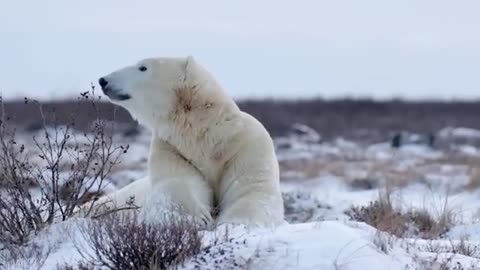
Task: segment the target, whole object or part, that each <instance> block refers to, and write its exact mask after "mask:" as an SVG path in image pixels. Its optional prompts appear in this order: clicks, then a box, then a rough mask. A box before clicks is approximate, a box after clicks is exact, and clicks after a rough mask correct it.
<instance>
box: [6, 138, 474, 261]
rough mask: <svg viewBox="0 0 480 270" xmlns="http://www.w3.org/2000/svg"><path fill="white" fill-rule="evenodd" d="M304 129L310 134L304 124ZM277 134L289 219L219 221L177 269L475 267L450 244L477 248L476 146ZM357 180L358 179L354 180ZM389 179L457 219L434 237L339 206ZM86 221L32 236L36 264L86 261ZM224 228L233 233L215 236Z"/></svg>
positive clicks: (134, 171)
mask: <svg viewBox="0 0 480 270" xmlns="http://www.w3.org/2000/svg"><path fill="white" fill-rule="evenodd" d="M304 130H307V129H304ZM467 133H469V134H472V132H467ZM305 134H307V135H308V136H309V138H311V132H310V131H308V132H305ZM460 134H465V132H463V131H462V132H460ZM149 136H150V134H149V133H148V131H145V130H142V131H141V133H140V134H138V135H136V137H135V139H134V141H135V143H133V144H130V151H129V152H128V154H127V155H125V156H124V157H122V160H121V164H120V165H119V166H118V167H117V168H116V169H115V170H114V171H113V174H112V175H111V176H110V177H109V181H111V182H112V185H110V186H109V190H108V191H109V192H110V191H113V190H114V189H116V188H120V187H122V186H124V185H126V184H128V183H130V182H131V181H134V180H136V179H140V178H142V177H143V176H144V175H145V170H146V158H147V155H148V147H149ZM318 138H319V137H318ZM114 139H115V141H116V142H118V143H119V144H124V143H126V142H127V141H130V142H131V141H132V138H130V137H124V136H120V135H119V136H116V137H115V138H114ZM23 141H24V142H25V143H28V140H27V139H24V140H23ZM276 142H277V144H276V145H277V146H278V149H277V153H278V157H279V159H280V161H281V163H282V164H283V166H284V167H283V168H284V169H283V170H282V178H283V180H282V192H283V194H284V199H285V202H286V219H287V220H288V221H289V223H288V224H284V225H282V226H280V227H278V228H276V229H262V228H244V227H242V226H237V227H231V226H220V227H218V228H216V229H215V230H213V231H205V232H204V238H203V242H204V243H203V249H202V251H201V252H200V254H198V255H196V256H194V257H193V258H191V259H189V260H188V261H187V262H185V264H183V265H182V266H181V267H180V269H198V268H196V267H201V268H200V269H327V270H328V269H332V270H338V269H342V270H350V269H352V270H354V269H355V270H356V269H374V270H376V269H378V270H383V269H399V270H400V269H401V270H405V269H412V270H413V269H424V268H426V269H430V268H428V267H438V266H439V265H441V264H448V265H451V266H452V267H453V266H455V265H456V264H457V263H459V264H461V265H462V267H464V269H466V270H469V269H477V268H475V267H476V266H480V254H477V253H472V254H467V255H465V254H460V253H458V251H455V249H454V246H455V245H459V243H461V241H464V244H465V243H466V244H468V245H470V246H472V249H473V247H480V237H479V235H480V227H479V226H480V225H479V224H480V210H479V209H480V190H478V189H471V188H469V181H470V177H471V166H474V165H475V164H476V163H475V161H474V162H473V163H472V161H471V159H472V158H475V156H473V155H472V153H473V152H476V151H478V148H477V147H475V146H473V145H467V146H468V147H469V148H470V149H474V150H475V151H473V150H470V151H453V152H452V151H445V150H442V149H432V148H429V147H426V146H422V145H407V146H405V147H401V148H399V149H392V148H391V147H390V145H389V143H387V142H385V143H379V144H375V145H362V144H358V143H356V142H353V141H348V140H345V139H343V138H337V139H334V140H332V141H322V142H313V141H312V140H310V139H306V140H303V139H302V138H301V137H298V136H290V137H286V138H279V139H276ZM278 142H281V143H278ZM280 145H283V147H280ZM460 146H462V145H460ZM455 147H457V146H455ZM457 155H460V156H457ZM466 157H468V158H467V159H463V158H466ZM458 160H467V161H469V162H467V163H461V162H460V163H459V162H458ZM474 160H475V159H474ZM309 162H310V163H311V162H313V164H312V165H308V164H309ZM472 164H473V165H472ZM307 165H308V166H307ZM296 166H299V167H296ZM309 166H310V167H309ZM354 181H359V182H358V183H360V184H357V185H356V186H354V185H353V183H354ZM362 181H363V182H362ZM386 186H389V189H390V198H391V201H392V204H393V205H394V207H395V208H396V209H399V210H400V211H409V210H411V209H418V210H426V211H427V212H429V213H430V214H431V215H432V216H433V217H434V218H438V217H440V216H442V215H443V214H444V213H446V212H448V213H451V214H452V218H453V219H454V224H453V227H452V228H450V229H449V230H448V231H447V232H446V233H445V234H444V235H442V236H441V238H439V239H431V240H424V239H416V238H412V237H413V236H412V235H407V236H406V237H407V238H397V237H395V236H392V235H390V234H388V233H386V232H380V231H378V230H377V229H376V228H373V227H371V226H369V225H367V224H365V223H361V222H356V221H352V220H350V218H349V216H347V215H346V214H345V212H346V211H347V210H349V209H350V207H351V206H366V205H368V204H369V203H370V202H371V201H373V200H376V199H377V198H378V197H379V195H380V194H381V193H383V192H385V187H386ZM85 222H90V221H88V220H85V219H81V218H75V219H70V220H68V221H66V222H63V223H57V224H54V225H53V226H51V227H50V228H48V229H47V230H45V231H43V232H42V233H41V234H39V235H38V236H36V237H35V238H34V239H32V241H33V242H34V243H37V244H39V245H41V246H43V247H44V248H45V249H47V248H48V247H51V248H52V252H51V254H50V256H49V257H48V259H47V261H46V262H45V265H44V266H43V268H42V270H50V269H55V267H56V265H58V264H62V263H66V262H68V263H72V262H74V261H77V260H80V259H82V257H81V255H80V254H79V253H78V250H77V248H76V246H78V245H79V244H80V245H81V246H82V247H83V249H84V251H85V250H86V251H88V250H89V247H88V245H86V243H85V241H84V239H83V238H82V235H81V232H80V230H79V226H78V225H79V224H82V223H85ZM227 230H228V238H229V241H225V242H221V243H215V244H212V243H213V239H216V238H218V236H219V235H220V236H222V235H226V234H227V233H226V231H227ZM207 250H208V252H207ZM432 265H433V266H432ZM457 265H458V264H457ZM427 266H428V267H427ZM202 267H203V268H202ZM422 267H424V268H422ZM11 269H12V270H14V269H22V268H21V267H16V268H15V267H13V268H11ZM432 269H438V268H432ZM453 269H455V268H453Z"/></svg>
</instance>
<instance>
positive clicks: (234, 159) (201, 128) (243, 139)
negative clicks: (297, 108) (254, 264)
mask: <svg viewBox="0 0 480 270" xmlns="http://www.w3.org/2000/svg"><path fill="white" fill-rule="evenodd" d="M100 85H101V86H102V90H103V92H104V93H105V94H106V95H107V96H108V97H109V98H110V100H111V101H112V102H113V103H116V104H118V105H120V106H122V107H124V108H126V109H127V110H128V111H129V112H130V113H131V114H132V116H134V117H135V118H137V119H138V120H139V121H140V122H141V123H143V124H145V125H147V126H149V127H150V128H151V130H152V141H151V148H150V156H149V172H148V177H147V178H146V179H142V180H139V181H140V182H139V181H136V182H134V183H132V184H130V185H128V186H126V187H125V188H123V189H121V190H119V191H118V192H117V193H114V194H112V195H110V198H114V200H115V201H116V202H121V201H124V200H126V198H128V197H130V196H135V198H136V199H137V203H140V204H142V200H144V198H146V197H148V196H153V197H155V198H168V199H169V200H171V201H172V202H173V203H175V204H178V205H180V206H181V207H182V208H184V209H186V210H187V212H188V213H190V214H192V215H194V216H196V217H199V218H201V219H203V220H204V221H206V222H211V221H212V220H214V218H213V217H212V213H214V212H215V211H214V210H215V209H217V211H218V213H217V214H218V216H216V218H215V223H216V224H223V223H230V224H231V223H233V224H245V225H260V226H268V225H278V224H280V223H283V217H284V209H283V200H282V197H281V191H280V184H279V167H278V161H277V158H276V155H275V151H274V146H273V142H272V139H271V137H270V135H269V134H268V132H267V131H266V129H265V128H264V127H263V125H262V124H261V123H260V122H259V121H257V120H256V119H255V118H254V117H252V116H251V115H249V114H247V113H245V112H242V111H241V110H240V109H239V108H238V106H237V105H236V104H235V102H234V101H233V99H232V98H231V97H229V96H228V95H227V94H226V93H225V92H224V90H223V89H222V87H221V86H220V84H219V83H218V82H217V81H216V80H215V79H214V78H213V76H212V75H211V74H210V73H209V72H208V71H207V70H206V69H205V68H203V67H202V66H201V65H200V64H198V63H197V62H196V61H195V60H194V59H193V57H190V56H189V57H185V58H170V57H162V58H150V59H145V60H142V61H140V62H139V63H137V64H135V65H132V66H128V67H125V68H123V69H120V70H117V71H115V72H113V73H111V74H109V75H107V76H105V77H103V78H101V79H100Z"/></svg>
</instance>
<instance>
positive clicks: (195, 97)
mask: <svg viewBox="0 0 480 270" xmlns="http://www.w3.org/2000/svg"><path fill="white" fill-rule="evenodd" d="M173 91H174V93H175V97H174V106H173V110H172V112H171V113H170V116H169V118H170V120H172V121H174V122H177V123H180V124H181V123H182V122H185V121H186V120H187V119H186V118H187V117H188V116H189V115H191V114H193V113H198V111H200V110H206V109H210V108H212V107H213V106H214V104H213V102H210V101H209V100H207V99H206V98H205V97H203V96H202V95H201V94H200V93H199V87H198V86H197V85H193V86H188V85H184V86H180V87H177V88H175V89H174V90H173ZM185 124H186V123H185Z"/></svg>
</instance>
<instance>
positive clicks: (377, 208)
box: [346, 195, 453, 239]
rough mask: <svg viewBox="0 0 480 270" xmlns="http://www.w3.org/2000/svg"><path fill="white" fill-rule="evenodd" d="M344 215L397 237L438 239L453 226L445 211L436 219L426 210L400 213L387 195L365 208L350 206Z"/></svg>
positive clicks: (448, 214)
mask: <svg viewBox="0 0 480 270" xmlns="http://www.w3.org/2000/svg"><path fill="white" fill-rule="evenodd" d="M346 214H347V215H348V216H349V217H350V218H351V219H353V220H356V221H360V222H365V223H367V224H369V225H371V226H373V227H375V228H377V229H378V230H380V231H384V232H388V233H391V234H393V235H395V236H397V237H403V236H406V235H407V234H415V235H417V236H419V237H422V238H427V239H432V238H438V237H439V236H441V235H442V234H444V233H445V232H447V231H448V229H449V228H450V227H451V226H452V224H453V217H452V216H451V213H450V212H448V211H447V210H446V209H444V212H443V213H442V214H441V215H440V216H439V217H438V218H437V219H436V218H434V217H433V216H432V215H431V214H430V213H428V212H427V211H426V210H410V211H407V212H405V213H402V212H401V211H399V210H397V209H395V208H394V207H393V205H392V202H391V200H390V197H389V195H384V196H380V198H379V199H377V200H375V201H372V202H370V203H369V205H367V206H361V207H356V206H352V207H351V208H350V209H349V210H348V211H346Z"/></svg>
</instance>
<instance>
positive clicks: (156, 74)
mask: <svg viewBox="0 0 480 270" xmlns="http://www.w3.org/2000/svg"><path fill="white" fill-rule="evenodd" d="M99 84H100V86H101V88H102V90H103V92H104V94H105V95H106V96H108V97H109V99H110V100H111V101H112V102H113V103H116V104H118V105H120V106H122V107H125V108H126V109H127V110H129V112H130V113H131V114H132V115H133V116H134V117H135V118H137V119H139V120H140V121H141V122H144V123H146V124H148V125H156V124H158V122H159V121H161V122H162V121H163V122H164V121H167V119H168V118H169V115H171V112H172V111H175V110H177V109H178V108H176V107H178V106H186V107H190V108H191V107H193V104H184V103H185V102H190V103H191V102H203V103H205V104H207V103H208V101H207V100H208V99H218V98H219V97H220V98H221V97H223V96H224V95H223V91H221V87H219V86H218V84H217V83H216V82H215V80H214V79H213V77H212V76H211V75H210V74H209V73H208V72H207V71H206V70H205V69H204V68H203V67H201V66H200V65H199V64H197V63H196V62H195V60H194V59H193V57H191V56H188V57H183V58H174V57H159V58H148V59H144V60H141V61H139V62H138V63H137V64H135V65H132V66H127V67H124V68H122V69H119V70H117V71H114V72H112V73H110V74H108V75H106V76H104V77H102V78H100V79H99Z"/></svg>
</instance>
